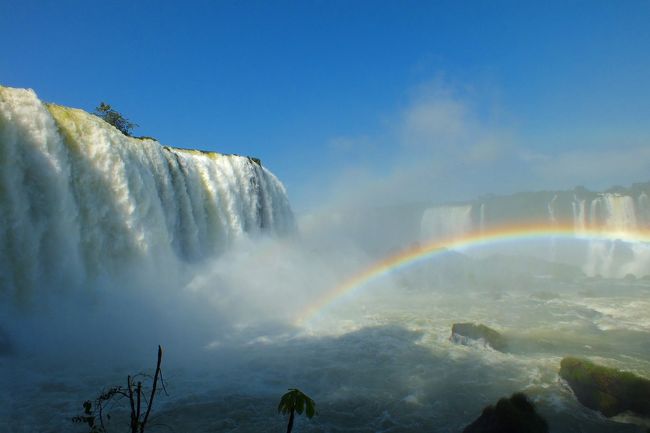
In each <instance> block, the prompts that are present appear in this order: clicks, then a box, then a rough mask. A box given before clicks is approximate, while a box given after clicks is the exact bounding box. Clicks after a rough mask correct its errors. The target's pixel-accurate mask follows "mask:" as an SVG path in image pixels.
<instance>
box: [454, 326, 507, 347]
mask: <svg viewBox="0 0 650 433" xmlns="http://www.w3.org/2000/svg"><path fill="white" fill-rule="evenodd" d="M450 339H451V341H453V342H455V343H459V344H467V340H468V339H469V340H476V341H483V342H485V344H487V345H489V346H490V347H492V348H493V349H494V350H498V351H500V352H505V350H506V349H507V347H508V344H507V341H506V339H505V337H503V335H501V334H500V333H499V332H498V331H495V330H494V329H492V328H489V327H487V326H485V325H482V324H478V325H477V324H474V323H454V324H453V326H452V327H451V337H450Z"/></svg>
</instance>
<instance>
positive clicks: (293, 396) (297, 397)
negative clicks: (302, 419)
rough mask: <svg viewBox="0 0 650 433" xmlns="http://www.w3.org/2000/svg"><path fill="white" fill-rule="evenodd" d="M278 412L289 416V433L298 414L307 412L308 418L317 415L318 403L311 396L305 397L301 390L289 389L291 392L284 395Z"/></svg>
mask: <svg viewBox="0 0 650 433" xmlns="http://www.w3.org/2000/svg"><path fill="white" fill-rule="evenodd" d="M278 412H282V414H283V415H286V414H289V424H287V433H291V430H292V429H293V420H294V418H295V414H296V412H298V415H301V414H302V413H303V412H305V415H307V418H310V419H311V418H312V417H313V416H314V415H316V403H314V400H312V399H311V398H310V397H309V396H307V395H305V394H303V393H302V391H300V390H299V389H295V388H289V392H287V393H286V394H284V395H283V396H282V398H281V399H280V404H279V405H278Z"/></svg>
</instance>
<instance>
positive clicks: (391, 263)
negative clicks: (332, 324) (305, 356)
mask: <svg viewBox="0 0 650 433" xmlns="http://www.w3.org/2000/svg"><path fill="white" fill-rule="evenodd" d="M541 239H584V240H604V241H614V240H620V241H624V242H635V243H638V242H642V243H650V230H648V229H644V230H633V231H630V230H625V231H620V230H611V229H608V228H580V229H579V230H576V227H575V226H574V225H573V224H564V225H561V224H553V225H550V224H549V223H548V222H546V223H541V224H540V223H537V224H522V225H509V226H504V227H497V228H492V229H488V230H483V231H474V232H470V233H465V234H462V235H460V236H456V237H449V238H446V239H437V240H434V241H431V242H427V243H425V244H422V245H416V246H412V247H410V248H407V249H404V250H402V251H400V252H398V253H397V254H394V255H392V256H389V257H386V258H384V259H382V260H379V261H377V262H374V263H372V264H371V265H369V266H368V267H366V268H365V269H363V270H362V271H361V272H358V273H356V274H354V275H353V276H351V277H350V278H348V279H346V280H345V281H343V282H342V283H341V284H340V285H338V286H336V287H334V288H333V289H332V290H329V291H327V292H325V293H324V294H322V295H321V296H320V297H318V298H317V299H316V300H315V301H314V302H313V303H311V304H309V305H308V306H307V307H306V308H305V309H303V310H302V311H301V313H300V314H299V315H298V316H297V318H296V320H295V323H296V324H297V325H301V324H304V323H306V322H308V321H309V320H310V319H312V318H314V317H315V316H317V315H318V314H319V313H320V312H321V311H322V310H324V309H325V308H327V307H328V306H330V305H331V304H333V303H334V302H335V301H337V300H338V299H340V298H343V297H346V296H348V295H350V294H351V293H353V292H356V291H358V290H360V289H362V288H364V287H366V286H368V285H369V284H370V283H372V282H374V281H377V280H379V279H381V278H383V277H385V276H387V275H388V274H390V273H392V272H395V271H397V270H401V269H404V268H406V267H408V266H412V265H414V264H417V263H420V262H423V261H425V260H429V259H431V258H433V257H435V256H437V255H439V254H442V253H444V252H445V251H448V250H449V249H461V248H465V249H466V248H476V247H481V246H488V245H495V244H499V243H506V242H514V241H522V240H523V241H525V240H541Z"/></svg>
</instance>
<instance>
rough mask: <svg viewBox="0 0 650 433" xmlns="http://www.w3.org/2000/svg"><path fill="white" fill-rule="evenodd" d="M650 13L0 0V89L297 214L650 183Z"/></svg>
mask: <svg viewBox="0 0 650 433" xmlns="http://www.w3.org/2000/svg"><path fill="white" fill-rule="evenodd" d="M648 22H650V2H649V1H627V0H626V1H618V2H617V1H597V0H593V1H561V2H547V1H544V2H522V1H490V2H487V1H468V2H459V1H449V2H445V1H431V2H408V1H401V2H397V1H395V2H379V1H373V2H349V1H344V2H336V1H301V2H243V1H240V2H234V1H229V2H216V1H214V2H213V1H206V2H183V3H182V4H181V2H168V1H123V2H119V1H111V2H97V1H87V0H85V1H57V2H50V1H30V0H21V1H14V0H0V37H1V38H2V41H3V42H4V43H3V48H2V55H1V56H0V84H3V85H8V86H13V87H30V88H33V89H34V90H35V91H36V92H37V94H38V95H39V97H40V98H41V99H42V100H45V101H51V102H56V103H59V104H62V105H68V106H73V107H79V108H84V109H87V110H89V111H90V110H92V109H93V108H94V107H95V106H96V105H97V104H98V103H99V101H106V102H109V103H111V104H112V105H113V106H114V107H115V108H116V109H118V110H119V111H121V112H122V113H123V114H125V115H126V116H127V117H128V118H130V119H131V120H133V121H135V122H136V123H138V124H139V125H140V128H139V129H138V130H136V133H139V134H143V135H151V136H154V137H156V138H158V139H159V140H160V141H161V142H162V143H164V144H168V145H173V146H179V147H192V148H201V149H206V150H215V151H220V152H225V153H238V154H246V155H254V156H258V157H260V158H261V159H262V160H263V162H264V164H265V166H267V167H269V168H270V169H271V170H272V171H273V172H274V173H275V174H276V175H277V176H278V177H279V178H280V179H281V180H282V181H283V182H284V183H285V185H286V186H287V188H288V191H289V194H290V198H291V199H292V202H293V203H294V207H296V208H298V209H299V210H301V209H309V208H312V207H317V206H318V205H319V203H323V202H328V201H331V200H332V199H334V200H338V201H340V202H342V203H347V204H354V203H358V202H359V201H360V200H361V199H362V198H363V200H366V201H367V203H370V204H372V203H377V204H382V202H390V199H389V198H394V197H398V198H399V199H400V200H401V201H426V200H453V199H466V198H471V197H474V196H477V195H479V194H483V193H487V192H496V193H507V192H512V191H517V190H521V189H548V188H571V187H573V186H575V185H578V184H582V185H586V186H588V187H591V188H603V187H607V186H610V185H613V184H627V183H631V182H635V181H648V180H650V84H648V77H650V26H649V25H648Z"/></svg>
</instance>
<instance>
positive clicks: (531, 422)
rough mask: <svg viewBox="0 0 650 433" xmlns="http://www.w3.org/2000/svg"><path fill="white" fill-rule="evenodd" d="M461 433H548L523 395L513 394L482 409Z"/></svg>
mask: <svg viewBox="0 0 650 433" xmlns="http://www.w3.org/2000/svg"><path fill="white" fill-rule="evenodd" d="M463 433H548V424H547V423H546V420H545V419H544V418H542V417H541V416H540V415H539V414H538V413H537V412H536V411H535V406H534V405H533V403H532V402H531V401H530V400H528V397H526V395H525V394H522V393H515V394H513V395H512V396H511V397H510V398H506V397H504V398H502V399H500V400H499V401H498V402H497V404H496V406H488V407H486V408H485V409H483V413H482V414H481V416H479V417H478V418H477V419H476V420H475V421H474V422H473V423H471V424H470V425H468V426H467V427H465V429H464V430H463Z"/></svg>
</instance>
